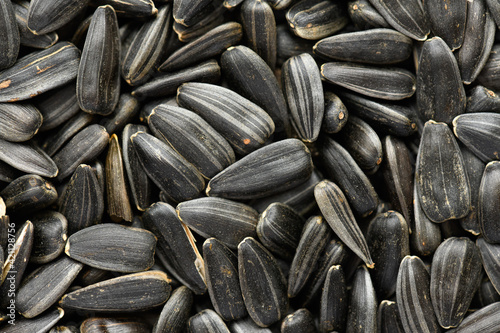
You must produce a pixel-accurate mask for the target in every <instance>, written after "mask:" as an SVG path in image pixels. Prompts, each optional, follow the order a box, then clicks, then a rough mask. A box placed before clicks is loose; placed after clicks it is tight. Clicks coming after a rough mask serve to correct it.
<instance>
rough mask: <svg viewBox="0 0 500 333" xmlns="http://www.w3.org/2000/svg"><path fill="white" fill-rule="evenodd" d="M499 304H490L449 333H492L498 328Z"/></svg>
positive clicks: (499, 322) (499, 324)
mask: <svg viewBox="0 0 500 333" xmlns="http://www.w3.org/2000/svg"><path fill="white" fill-rule="evenodd" d="M499 313H500V302H496V303H493V304H490V305H488V306H486V307H483V308H481V309H479V310H477V311H476V312H474V313H472V314H471V315H469V316H468V317H467V318H465V319H464V321H463V322H462V323H461V324H460V325H459V326H458V327H457V328H456V329H453V330H450V331H449V332H450V333H474V332H482V333H494V332H498V330H499V328H500V321H499V320H498V319H499V318H500V317H499V316H498V314H499Z"/></svg>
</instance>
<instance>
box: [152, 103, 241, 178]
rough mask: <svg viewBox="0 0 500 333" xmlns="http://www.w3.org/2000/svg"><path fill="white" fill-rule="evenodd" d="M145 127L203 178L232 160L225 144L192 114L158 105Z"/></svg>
mask: <svg viewBox="0 0 500 333" xmlns="http://www.w3.org/2000/svg"><path fill="white" fill-rule="evenodd" d="M148 124H149V128H150V129H151V131H152V132H153V134H154V135H155V136H156V137H157V138H159V139H161V140H163V141H164V142H166V143H168V144H169V145H170V146H171V147H172V148H173V149H175V151H177V152H179V153H180V154H181V155H182V156H183V157H184V158H185V159H186V160H187V161H188V162H190V163H191V164H193V165H194V166H195V167H196V168H197V169H198V171H199V172H200V173H201V174H202V175H203V176H204V177H205V178H207V179H209V178H211V177H213V176H215V175H216V174H218V173H219V172H221V171H222V170H224V169H225V168H226V167H228V166H229V165H231V164H232V163H234V161H235V155H234V151H233V149H232V148H231V146H230V145H229V143H228V142H227V141H226V140H225V139H224V138H223V137H222V136H221V135H220V134H219V133H218V132H217V131H216V130H215V129H213V128H212V127H211V126H210V125H209V124H208V123H207V122H206V121H205V120H203V118H201V117H200V116H198V115H197V114H196V113H194V112H191V111H189V110H186V109H184V108H180V107H175V106H169V105H166V104H160V105H159V106H157V107H156V108H154V109H153V112H152V113H151V114H150V115H149V117H148Z"/></svg>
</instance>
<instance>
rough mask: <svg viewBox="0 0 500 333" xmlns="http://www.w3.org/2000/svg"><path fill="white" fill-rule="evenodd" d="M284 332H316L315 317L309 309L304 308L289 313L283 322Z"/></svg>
mask: <svg viewBox="0 0 500 333" xmlns="http://www.w3.org/2000/svg"><path fill="white" fill-rule="evenodd" d="M281 332H282V333H315V332H316V327H315V326H314V317H313V315H312V314H311V312H309V310H307V309H305V308H302V309H298V310H297V311H295V312H293V313H291V314H289V315H288V316H286V317H285V318H283V321H282V322H281Z"/></svg>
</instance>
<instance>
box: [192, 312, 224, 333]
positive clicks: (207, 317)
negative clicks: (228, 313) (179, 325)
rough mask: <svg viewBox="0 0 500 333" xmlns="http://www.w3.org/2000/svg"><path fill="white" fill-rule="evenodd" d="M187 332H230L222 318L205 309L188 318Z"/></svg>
mask: <svg viewBox="0 0 500 333" xmlns="http://www.w3.org/2000/svg"><path fill="white" fill-rule="evenodd" d="M187 331H188V333H204V332H213V333H230V332H229V329H228V328H227V326H226V324H225V323H224V320H222V318H221V317H220V316H219V315H218V314H217V313H216V312H215V311H213V310H210V309H206V310H203V311H201V312H198V313H197V314H195V315H194V316H192V317H191V318H189V321H188V324H187Z"/></svg>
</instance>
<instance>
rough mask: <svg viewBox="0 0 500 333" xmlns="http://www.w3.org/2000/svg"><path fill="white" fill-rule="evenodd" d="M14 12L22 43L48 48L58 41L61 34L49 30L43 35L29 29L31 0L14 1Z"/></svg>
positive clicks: (38, 47)
mask: <svg viewBox="0 0 500 333" xmlns="http://www.w3.org/2000/svg"><path fill="white" fill-rule="evenodd" d="M12 5H13V6H14V13H15V15H16V21H17V26H18V28H19V36H20V38H21V45H24V46H29V47H34V48H37V49H46V48H47V47H50V46H52V45H54V44H55V43H57V41H58V40H59V36H58V35H57V33H56V32H49V33H47V34H43V35H35V34H34V33H33V32H32V31H30V30H29V29H28V9H29V5H30V3H29V1H24V0H18V1H16V2H13V3H12Z"/></svg>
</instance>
